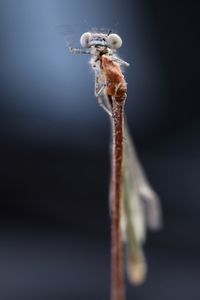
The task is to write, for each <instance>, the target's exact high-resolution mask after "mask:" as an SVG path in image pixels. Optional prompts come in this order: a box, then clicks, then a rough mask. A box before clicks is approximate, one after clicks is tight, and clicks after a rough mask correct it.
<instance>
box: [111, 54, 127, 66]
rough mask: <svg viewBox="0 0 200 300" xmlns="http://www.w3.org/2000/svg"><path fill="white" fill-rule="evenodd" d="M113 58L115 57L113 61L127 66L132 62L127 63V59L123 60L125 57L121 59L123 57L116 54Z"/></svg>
mask: <svg viewBox="0 0 200 300" xmlns="http://www.w3.org/2000/svg"><path fill="white" fill-rule="evenodd" d="M112 59H113V61H116V62H117V63H119V64H120V65H124V66H125V67H129V66H130V64H129V63H127V62H126V61H125V60H123V59H121V58H119V57H117V56H115V55H113V56H112Z"/></svg>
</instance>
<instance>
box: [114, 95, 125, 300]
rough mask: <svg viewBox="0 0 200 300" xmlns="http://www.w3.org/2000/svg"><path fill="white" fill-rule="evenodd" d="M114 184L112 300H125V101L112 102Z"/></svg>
mask: <svg viewBox="0 0 200 300" xmlns="http://www.w3.org/2000/svg"><path fill="white" fill-rule="evenodd" d="M112 113H113V118H112V129H113V149H112V183H111V201H112V204H111V230H112V233H111V235H112V244H111V260H112V266H111V267H112V270H111V272H112V278H111V281H112V282H111V300H125V286H124V270H123V249H122V236H121V229H120V217H121V199H122V167H123V122H124V101H121V102H118V101H116V100H115V99H113V102H112Z"/></svg>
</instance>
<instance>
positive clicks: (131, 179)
mask: <svg viewBox="0 0 200 300" xmlns="http://www.w3.org/2000/svg"><path fill="white" fill-rule="evenodd" d="M124 137H125V141H124V175H123V198H122V202H123V206H122V207H123V209H122V218H121V220H122V222H121V228H122V235H123V239H124V242H125V243H126V245H127V271H128V276H129V279H130V281H131V282H132V283H133V284H141V283H142V282H143V281H144V280H145V276H146V272H147V265H146V260H145V256H144V253H143V243H144V242H145V238H146V226H149V227H150V228H152V229H158V228H160V226H161V219H162V218H161V209H160V204H159V199H158V197H157V195H156V193H155V192H154V191H153V189H152V188H151V186H150V184H149V183H148V181H147V178H146V176H145V175H144V171H143V169H142V167H141V165H140V162H139V160H138V158H137V155H136V151H135V148H134V145H133V142H132V140H131V137H130V134H129V131H128V127H127V124H126V121H125V124H124ZM144 204H145V205H144Z"/></svg>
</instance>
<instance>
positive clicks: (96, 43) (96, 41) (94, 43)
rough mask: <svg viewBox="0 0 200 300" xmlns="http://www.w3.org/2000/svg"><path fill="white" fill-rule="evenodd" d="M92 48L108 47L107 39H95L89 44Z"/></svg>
mask: <svg viewBox="0 0 200 300" xmlns="http://www.w3.org/2000/svg"><path fill="white" fill-rule="evenodd" d="M89 45H90V47H91V46H101V47H102V46H103V47H108V44H107V42H106V41H105V39H103V38H102V39H93V40H91V41H90V43H89Z"/></svg>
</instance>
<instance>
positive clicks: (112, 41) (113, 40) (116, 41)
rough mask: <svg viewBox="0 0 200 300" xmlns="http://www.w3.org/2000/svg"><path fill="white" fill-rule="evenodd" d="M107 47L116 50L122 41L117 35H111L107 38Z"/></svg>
mask: <svg viewBox="0 0 200 300" xmlns="http://www.w3.org/2000/svg"><path fill="white" fill-rule="evenodd" d="M107 40H108V44H109V47H110V48H111V49H118V48H120V47H121V45H122V39H121V38H120V36H119V35H118V34H115V33H112V34H110V35H109V36H108V37H107Z"/></svg>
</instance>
